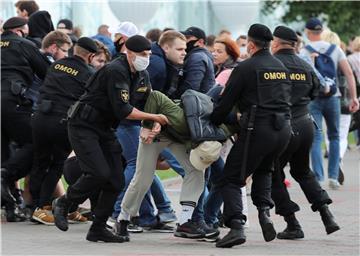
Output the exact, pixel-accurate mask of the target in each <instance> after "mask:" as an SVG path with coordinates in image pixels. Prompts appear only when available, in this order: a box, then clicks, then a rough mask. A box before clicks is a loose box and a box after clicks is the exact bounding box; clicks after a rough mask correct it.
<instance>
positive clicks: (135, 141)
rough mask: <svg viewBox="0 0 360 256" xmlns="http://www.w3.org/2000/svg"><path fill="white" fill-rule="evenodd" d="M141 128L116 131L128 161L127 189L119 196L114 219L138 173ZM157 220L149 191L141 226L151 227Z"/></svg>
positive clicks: (141, 213) (127, 126) (131, 127)
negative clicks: (137, 161) (132, 180)
mask: <svg viewBox="0 0 360 256" xmlns="http://www.w3.org/2000/svg"><path fill="white" fill-rule="evenodd" d="M139 136H140V126H138V125H119V127H118V128H117V129H116V137H117V139H118V141H119V142H120V144H121V147H122V148H123V153H122V154H123V156H124V158H125V160H126V168H125V170H124V176H125V187H124V190H123V191H122V192H121V193H120V194H119V196H118V198H117V200H116V202H115V205H114V212H113V214H112V217H113V218H115V219H116V218H117V216H118V215H119V214H120V211H121V202H122V199H123V198H124V195H125V191H126V190H127V188H128V186H129V184H130V181H131V179H132V178H133V177H134V174H135V171H136V158H137V151H138V145H139ZM156 222H157V219H156V216H155V214H154V207H153V205H152V202H151V195H150V191H148V192H147V193H146V195H145V197H144V200H143V201H142V203H141V207H140V218H139V224H140V225H141V226H150V225H153V224H156Z"/></svg>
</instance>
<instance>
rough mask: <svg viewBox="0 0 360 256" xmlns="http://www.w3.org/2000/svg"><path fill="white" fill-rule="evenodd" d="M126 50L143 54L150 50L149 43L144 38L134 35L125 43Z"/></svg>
mask: <svg viewBox="0 0 360 256" xmlns="http://www.w3.org/2000/svg"><path fill="white" fill-rule="evenodd" d="M125 46H126V48H128V49H129V50H130V51H133V52H143V51H149V50H151V43H150V42H149V40H147V39H146V38H145V37H143V36H140V35H135V36H132V37H130V38H129V39H128V40H127V41H126V43H125Z"/></svg>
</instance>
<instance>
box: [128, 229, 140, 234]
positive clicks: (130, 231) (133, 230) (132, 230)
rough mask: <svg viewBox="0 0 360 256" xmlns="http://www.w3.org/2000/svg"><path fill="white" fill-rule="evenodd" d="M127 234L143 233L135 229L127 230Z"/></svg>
mask: <svg viewBox="0 0 360 256" xmlns="http://www.w3.org/2000/svg"><path fill="white" fill-rule="evenodd" d="M127 231H128V232H129V233H134V234H139V233H143V232H144V230H137V229H128V230H127Z"/></svg>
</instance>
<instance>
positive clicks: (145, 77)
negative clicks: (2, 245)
mask: <svg viewBox="0 0 360 256" xmlns="http://www.w3.org/2000/svg"><path fill="white" fill-rule="evenodd" d="M15 7H16V12H17V14H18V16H17V17H12V18H9V19H8V20H6V21H5V22H4V23H3V24H2V35H1V42H0V47H1V139H2V143H1V149H2V150H1V199H2V200H1V202H2V207H3V208H4V209H5V213H6V219H7V221H8V222H22V221H28V220H30V221H33V222H37V223H42V224H45V225H49V226H52V225H55V226H56V227H57V228H59V229H60V230H62V231H66V230H68V228H69V223H86V222H89V221H91V222H92V224H91V226H90V229H89V231H88V233H87V236H86V239H87V240H89V241H92V242H97V241H105V242H117V243H122V242H128V241H130V235H129V233H139V232H143V231H144V230H147V231H154V232H166V233H174V236H176V237H182V238H187V239H203V240H208V241H216V246H217V247H221V248H229V247H232V246H235V245H239V244H242V243H244V242H245V241H246V235H245V230H244V228H246V227H248V226H249V224H248V220H247V197H246V195H247V193H249V194H250V195H251V199H252V202H253V204H254V205H255V206H256V207H257V209H258V217H259V223H260V226H261V230H262V235H263V237H264V240H265V241H266V242H269V241H272V240H273V239H275V238H276V237H277V238H278V239H301V238H303V237H304V232H303V230H302V228H301V225H300V223H299V221H298V220H297V219H296V216H295V213H296V212H297V211H299V210H300V208H299V206H298V205H297V204H296V203H295V202H293V201H292V200H291V199H290V194H289V192H288V190H287V186H286V184H287V181H286V175H285V171H284V169H285V167H286V166H287V165H289V167H290V174H291V176H292V177H293V178H294V179H295V181H296V182H298V183H299V185H300V187H301V189H302V190H303V192H304V194H305V196H306V198H307V200H308V202H309V203H310V204H311V209H312V210H313V211H314V212H316V211H318V212H319V214H320V216H321V220H322V222H323V224H324V227H325V230H326V233H327V234H331V233H333V232H335V231H337V230H339V229H340V226H339V225H338V224H337V223H336V221H335V218H334V216H333V215H332V213H331V211H330V209H329V207H328V205H330V204H331V203H332V200H331V198H330V197H329V195H328V194H327V192H326V190H325V189H324V188H327V185H328V188H330V189H334V190H338V189H341V185H343V184H344V182H345V177H344V174H343V172H342V161H343V158H344V154H345V152H346V150H347V148H348V144H347V137H348V134H349V131H350V130H354V131H355V132H356V133H357V134H358V135H359V127H360V126H359V112H358V110H359V101H358V98H357V92H356V91H357V88H358V87H359V82H360V36H354V37H353V38H351V40H350V42H349V44H348V45H346V44H345V43H343V42H342V41H341V40H340V38H339V36H338V35H337V34H336V33H335V32H333V31H331V30H330V29H328V28H325V27H324V26H323V24H322V22H321V21H320V20H319V19H318V18H311V19H309V20H308V21H307V22H306V25H305V31H304V33H300V32H296V31H294V30H293V29H291V28H290V27H287V26H278V27H276V28H275V29H274V31H273V32H272V31H270V29H269V28H268V27H267V26H265V25H263V24H253V25H251V26H250V27H249V30H248V33H247V34H246V35H240V36H238V38H237V39H236V40H233V39H232V34H231V32H230V31H227V30H222V31H220V33H219V34H218V35H217V36H215V35H208V36H207V35H206V33H205V32H204V30H202V29H201V28H199V27H194V26H192V27H189V28H187V29H186V30H184V31H177V30H175V29H172V28H165V29H163V30H160V29H158V28H156V29H151V30H150V31H148V32H147V33H146V36H141V35H139V29H138V27H137V26H136V25H135V24H134V23H132V22H130V21H126V22H121V23H120V24H118V25H116V26H109V25H105V24H103V25H100V26H99V28H98V32H97V34H96V35H95V36H90V37H87V36H82V35H81V34H79V31H77V32H76V33H75V30H74V27H73V23H72V21H71V20H69V19H61V20H59V21H58V22H57V25H56V27H54V26H53V21H52V20H51V15H50V13H49V12H47V11H44V10H39V7H38V5H37V4H36V2H35V1H31V0H30V1H29V0H26V1H18V2H17V3H16V4H15ZM76 34H77V35H76ZM305 36H306V38H307V40H305V39H304V38H305ZM323 119H324V120H325V122H324V120H323ZM323 123H325V124H326V134H325V136H324V137H325V138H326V141H328V142H327V147H326V148H327V157H328V160H329V164H328V175H327V176H328V184H325V175H324V170H323V169H324V168H323V153H322V143H323V138H324V137H323V135H324V130H325V126H323ZM359 140H360V137H358V141H359ZM264 145H266V146H264ZM310 163H311V164H310ZM311 166H312V168H311ZM169 168H172V169H173V170H174V171H175V172H176V173H178V174H179V175H180V176H181V177H182V187H181V193H180V198H179V202H180V204H181V211H180V213H178V214H176V213H175V211H174V209H173V207H172V205H171V202H170V199H169V198H168V196H167V194H166V191H165V190H164V187H163V184H162V182H161V180H160V179H159V177H158V176H157V175H156V173H155V170H167V169H169ZM62 176H63V177H64V180H65V181H66V183H67V184H68V188H67V190H66V191H65V189H64V184H63V181H62V179H61V177H62ZM22 178H24V189H21V188H20V185H19V180H20V179H22ZM249 184H251V189H250V185H249ZM87 199H90V202H91V209H84V208H81V207H79V205H80V204H82V203H83V202H84V201H85V200H87ZM274 206H275V213H276V214H278V215H281V216H283V217H284V220H285V222H286V223H287V227H286V229H285V230H284V231H282V232H279V233H277V232H276V230H275V227H274V225H273V222H272V221H271V218H270V210H271V209H272V208H273V207H274ZM172 222H176V227H174V226H172V225H169V223H172ZM219 228H230V230H229V232H228V233H227V234H226V235H225V236H224V237H222V238H219V235H220V232H219Z"/></svg>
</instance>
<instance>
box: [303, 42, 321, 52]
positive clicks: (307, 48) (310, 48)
mask: <svg viewBox="0 0 360 256" xmlns="http://www.w3.org/2000/svg"><path fill="white" fill-rule="evenodd" d="M305 49H306V50H308V51H309V52H310V53H314V52H316V53H318V51H316V50H315V49H314V48H313V47H312V46H311V45H309V44H308V45H306V46H305Z"/></svg>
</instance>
